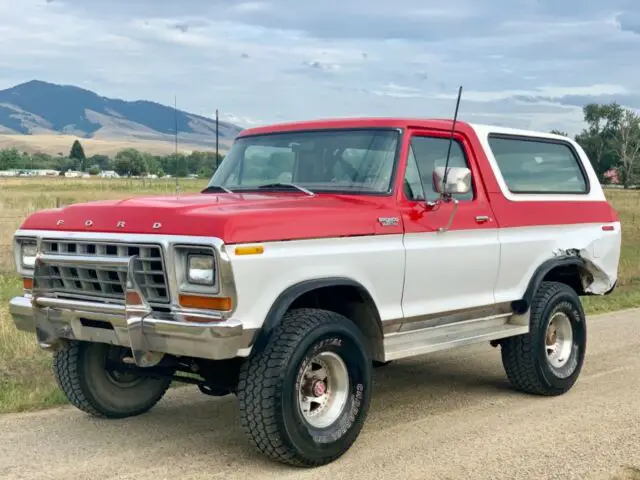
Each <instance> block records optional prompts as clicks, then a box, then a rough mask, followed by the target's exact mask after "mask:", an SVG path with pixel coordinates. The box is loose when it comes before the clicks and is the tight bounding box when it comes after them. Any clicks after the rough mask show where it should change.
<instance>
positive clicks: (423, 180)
mask: <svg viewBox="0 0 640 480" xmlns="http://www.w3.org/2000/svg"><path fill="white" fill-rule="evenodd" d="M448 150H449V139H448V138H439V137H422V136H414V137H412V139H411V145H410V147H409V157H408V158H407V170H406V173H405V192H406V195H407V198H409V199H410V200H427V201H435V200H437V199H438V197H439V194H438V193H437V192H436V191H435V190H434V188H433V171H434V170H435V168H436V167H444V166H445V165H446V163H447V151H448ZM449 167H465V168H469V163H468V162H467V159H466V157H465V156H464V152H463V150H462V146H461V145H460V143H459V142H457V141H454V142H453V144H452V145H451V155H450V157H449ZM455 197H456V198H457V199H458V200H460V201H462V200H473V190H471V191H470V192H468V193H466V194H464V195H456V196H455Z"/></svg>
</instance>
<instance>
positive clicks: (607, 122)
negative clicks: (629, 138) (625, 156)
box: [576, 102, 624, 178]
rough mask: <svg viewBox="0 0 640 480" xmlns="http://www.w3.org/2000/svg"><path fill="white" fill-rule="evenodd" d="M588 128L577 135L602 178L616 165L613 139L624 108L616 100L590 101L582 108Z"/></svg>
mask: <svg viewBox="0 0 640 480" xmlns="http://www.w3.org/2000/svg"><path fill="white" fill-rule="evenodd" d="M582 111H583V113H584V120H585V122H586V123H587V128H586V129H585V130H583V131H582V132H581V133H580V134H579V135H577V136H576V141H577V142H578V143H580V145H581V146H582V148H583V149H584V150H585V152H586V153H587V155H588V156H589V158H590V159H591V163H592V164H593V168H594V170H595V171H596V173H597V174H598V176H599V177H600V178H602V176H603V174H604V172H606V171H607V170H609V169H610V168H612V167H614V166H615V165H616V163H617V161H618V159H617V158H616V154H615V150H614V147H613V141H614V138H615V136H616V132H617V131H618V127H619V125H620V121H621V120H622V115H623V113H624V109H623V108H622V107H621V106H620V105H619V104H618V103H616V102H613V103H610V104H598V103H589V104H587V105H585V106H584V107H583V109H582Z"/></svg>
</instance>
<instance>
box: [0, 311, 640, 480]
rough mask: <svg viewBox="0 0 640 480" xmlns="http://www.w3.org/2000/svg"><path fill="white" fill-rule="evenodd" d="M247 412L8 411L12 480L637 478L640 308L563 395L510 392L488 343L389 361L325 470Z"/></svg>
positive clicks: (187, 405)
mask: <svg viewBox="0 0 640 480" xmlns="http://www.w3.org/2000/svg"><path fill="white" fill-rule="evenodd" d="M236 419H237V406H236V402H235V398H234V397H225V398H221V399H215V398H210V397H206V396H204V395H201V394H200V393H199V392H197V391H194V390H193V389H192V388H188V389H185V390H180V391H173V392H171V393H170V394H169V395H168V396H167V397H166V398H165V399H164V400H163V401H162V402H161V403H160V404H159V405H158V406H157V407H156V408H155V409H154V410H152V411H151V412H150V413H149V414H147V415H144V416H141V417H138V418H135V419H132V420H127V421H98V420H94V419H91V418H90V417H88V416H85V415H84V414H82V413H81V412H79V411H77V410H75V409H72V408H62V409H56V410H50V411H47V412H38V413H31V414H17V415H4V416H0V478H2V479H3V480H10V479H18V478H20V479H36V478H37V479H64V480H72V479H83V480H93V479H123V480H124V479H132V480H133V479H135V480H146V479H154V480H158V479H171V480H177V479H180V480H186V479H205V478H206V479H217V478H220V479H244V478H247V479H249V478H250V479H252V480H259V479H263V478H283V479H286V478H289V479H323V480H324V479H339V478H340V479H341V478H348V479H349V480H358V479H376V478H380V479H385V480H386V479H395V478H400V479H403V480H408V479H414V478H415V479H430V478H437V479H445V478H446V479H476V478H477V479H510V480H511V479H519V478H527V479H529V478H530V479H554V478H562V479H580V480H585V479H591V478H593V479H599V478H602V479H611V478H614V476H615V475H621V477H620V478H627V477H624V469H625V467H627V466H635V467H640V448H639V446H640V310H636V311H627V312H623V313H618V314H614V315H608V316H601V317H594V318H591V319H590V323H589V344H588V353H587V360H586V364H585V368H584V370H583V374H582V376H581V378H580V380H579V381H578V383H577V384H576V386H575V387H574V389H573V390H572V391H571V392H570V393H568V394H567V395H565V396H562V397H558V398H537V397H531V396H527V395H522V394H519V393H515V392H513V391H511V390H510V388H509V385H508V383H507V381H506V377H505V375H504V373H503V370H502V366H501V363H500V357H499V351H498V350H497V349H493V348H491V347H490V346H488V345H480V346H473V347H469V348H463V349H459V350H456V351H452V352H446V353H441V354H434V355H430V356H426V357H421V358H418V359H411V360H405V361H399V362H395V363H393V364H391V365H388V366H387V367H384V368H382V369H378V370H376V373H375V392H374V399H373V403H372V408H371V411H370V414H369V417H368V420H367V423H366V426H365V428H364V430H363V432H362V435H361V436H360V438H359V440H358V441H357V442H356V444H355V445H354V447H353V448H352V449H351V450H350V451H349V452H348V453H347V454H346V455H345V456H344V457H343V458H342V459H340V460H338V461H337V462H335V463H333V464H331V465H329V466H326V467H323V468H320V469H315V470H297V469H290V468H287V467H283V466H280V465H277V464H273V463H270V462H268V461H266V460H264V459H263V458H262V457H261V456H260V455H258V454H256V453H255V452H254V451H253V450H252V449H251V448H250V447H249V446H248V444H247V442H246V441H245V439H244V437H243V435H242V433H241V432H240V430H239V428H238V425H237V420H236ZM628 478H640V476H639V477H633V476H630V477H628Z"/></svg>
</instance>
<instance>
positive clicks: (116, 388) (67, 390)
mask: <svg viewBox="0 0 640 480" xmlns="http://www.w3.org/2000/svg"><path fill="white" fill-rule="evenodd" d="M110 347H111V346H110V345H107V344H104V343H89V342H71V343H69V344H68V345H67V346H65V347H64V348H62V349H61V350H58V351H57V352H56V353H55V354H54V356H53V370H54V374H55V379H56V382H57V383H58V386H59V387H60V389H61V390H62V392H63V393H64V394H65V396H66V397H67V399H68V400H69V402H71V404H72V405H74V406H75V407H76V408H78V409H79V410H82V411H83V412H85V413H88V414H89V415H92V416H94V417H98V418H111V419H115V418H126V417H133V416H136V415H141V414H143V413H145V412H147V411H148V410H150V409H151V408H152V407H153V406H155V405H156V404H157V403H158V402H159V401H160V399H161V398H162V397H163V396H164V394H165V393H166V391H167V389H168V388H169V386H170V385H171V379H170V378H162V379H155V378H140V379H139V380H137V382H139V383H137V384H136V385H133V386H130V387H128V388H125V387H124V386H120V385H118V384H117V383H115V382H114V381H112V380H111V379H110V377H109V373H108V372H107V369H106V368H104V357H105V355H106V352H107V351H108V349H109V348H110Z"/></svg>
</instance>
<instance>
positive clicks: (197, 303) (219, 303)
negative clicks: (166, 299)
mask: <svg viewBox="0 0 640 480" xmlns="http://www.w3.org/2000/svg"><path fill="white" fill-rule="evenodd" d="M180 305H182V306H183V307H185V308H198V309H202V310H219V311H229V310H231V307H232V306H233V302H232V301H231V299H230V298H229V297H203V296H200V295H185V294H181V295H180Z"/></svg>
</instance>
